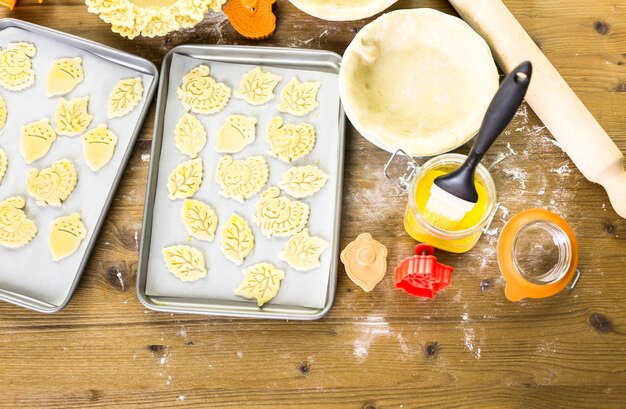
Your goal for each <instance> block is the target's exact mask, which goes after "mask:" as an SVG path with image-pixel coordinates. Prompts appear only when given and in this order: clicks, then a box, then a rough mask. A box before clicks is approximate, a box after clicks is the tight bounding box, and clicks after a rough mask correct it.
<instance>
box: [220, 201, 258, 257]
mask: <svg viewBox="0 0 626 409" xmlns="http://www.w3.org/2000/svg"><path fill="white" fill-rule="evenodd" d="M220 249H221V250H222V254H224V257H226V258H227V259H228V260H230V261H232V262H233V263H235V264H237V265H238V266H239V265H241V263H243V261H244V260H245V258H246V257H247V256H248V254H250V252H251V251H252V249H254V234H253V233H252V229H250V225H249V224H248V222H247V221H246V220H245V219H244V218H243V217H241V216H239V215H238V214H235V213H233V214H232V215H231V216H230V218H229V219H228V221H227V222H226V225H225V226H224V228H223V229H222V242H221V246H220Z"/></svg>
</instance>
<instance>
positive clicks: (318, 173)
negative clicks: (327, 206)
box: [278, 165, 328, 199]
mask: <svg viewBox="0 0 626 409" xmlns="http://www.w3.org/2000/svg"><path fill="white" fill-rule="evenodd" d="M327 180H328V175H327V174H326V173H324V171H322V170H321V169H320V168H318V167H317V166H314V165H307V166H294V167H293V168H290V169H289V170H287V171H286V172H285V173H283V178H282V180H281V181H280V182H279V183H278V187H279V188H281V189H282V190H284V191H285V192H287V193H289V195H291V196H292V197H295V198H296V199H302V198H303V197H308V196H311V195H313V194H315V193H317V192H318V191H319V190H320V189H321V188H323V187H324V185H325V184H326V181H327Z"/></svg>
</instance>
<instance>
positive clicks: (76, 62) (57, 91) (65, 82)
mask: <svg viewBox="0 0 626 409" xmlns="http://www.w3.org/2000/svg"><path fill="white" fill-rule="evenodd" d="M84 79H85V72H84V71H83V59H82V58H81V57H74V58H60V59H58V60H55V61H53V62H52V68H51V69H50V72H49V73H48V83H47V95H48V96H49V97H54V96H57V95H65V94H67V93H69V92H71V91H72V90H73V89H74V88H76V86H77V85H78V84H80V83H81V82H82V81H83V80H84Z"/></svg>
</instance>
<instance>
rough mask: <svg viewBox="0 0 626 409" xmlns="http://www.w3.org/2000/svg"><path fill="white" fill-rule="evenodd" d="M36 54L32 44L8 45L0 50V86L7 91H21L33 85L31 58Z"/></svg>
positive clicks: (33, 74)
mask: <svg viewBox="0 0 626 409" xmlns="http://www.w3.org/2000/svg"><path fill="white" fill-rule="evenodd" d="M35 54H37V47H35V45H34V44H31V43H26V42H20V43H9V44H8V45H7V48H5V49H2V50H0V85H2V86H3V87H4V88H6V89H8V90H9V91H21V90H23V89H26V88H28V87H30V86H32V85H33V84H34V83H35V70H33V63H32V61H31V58H33V57H34V56H35Z"/></svg>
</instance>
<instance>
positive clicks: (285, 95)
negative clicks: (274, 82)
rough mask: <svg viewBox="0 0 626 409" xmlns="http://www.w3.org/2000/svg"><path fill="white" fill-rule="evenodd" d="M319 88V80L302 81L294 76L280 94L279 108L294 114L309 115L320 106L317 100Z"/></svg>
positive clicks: (281, 110)
mask: <svg viewBox="0 0 626 409" xmlns="http://www.w3.org/2000/svg"><path fill="white" fill-rule="evenodd" d="M319 89H320V82H319V81H306V82H300V81H298V79H297V78H295V77H294V78H293V79H292V80H291V81H289V84H287V85H286V86H285V88H284V89H283V92H282V93H281V94H280V98H281V99H280V104H279V105H278V110H279V111H280V112H286V113H288V114H291V115H294V116H303V115H307V114H308V113H310V112H311V111H313V110H314V109H315V108H317V107H318V106H319V103H318V102H317V91H318V90H319Z"/></svg>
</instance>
